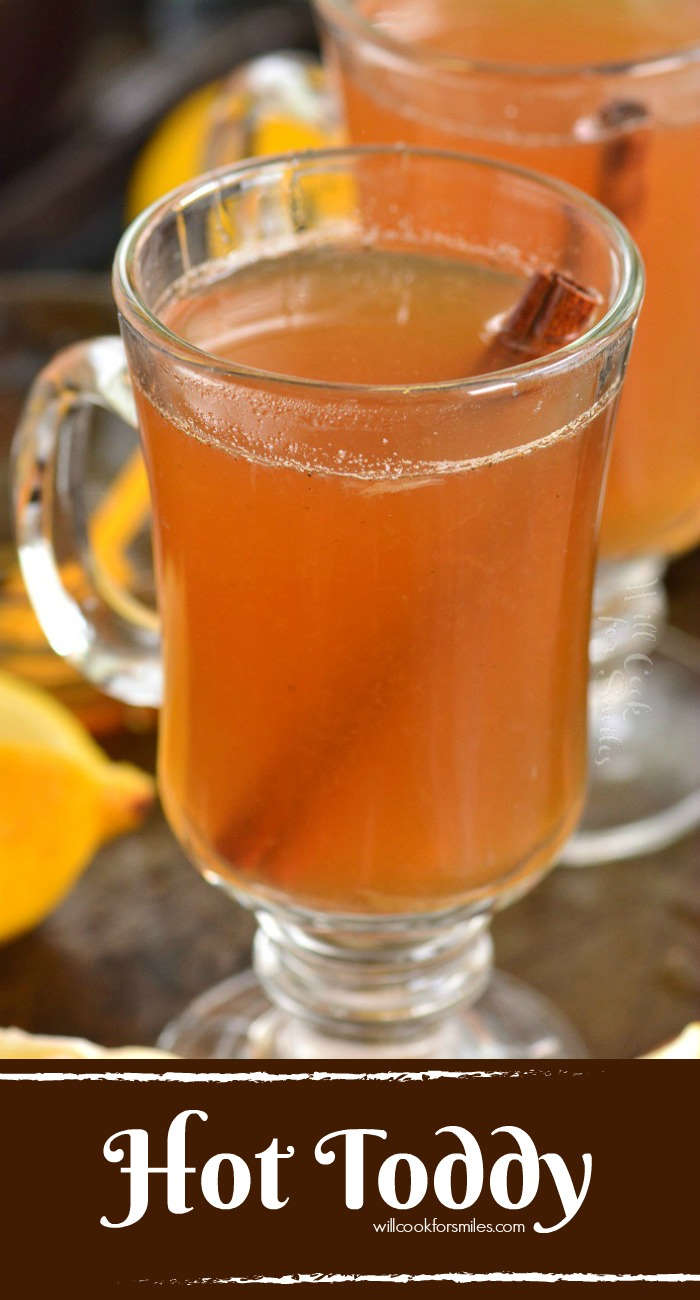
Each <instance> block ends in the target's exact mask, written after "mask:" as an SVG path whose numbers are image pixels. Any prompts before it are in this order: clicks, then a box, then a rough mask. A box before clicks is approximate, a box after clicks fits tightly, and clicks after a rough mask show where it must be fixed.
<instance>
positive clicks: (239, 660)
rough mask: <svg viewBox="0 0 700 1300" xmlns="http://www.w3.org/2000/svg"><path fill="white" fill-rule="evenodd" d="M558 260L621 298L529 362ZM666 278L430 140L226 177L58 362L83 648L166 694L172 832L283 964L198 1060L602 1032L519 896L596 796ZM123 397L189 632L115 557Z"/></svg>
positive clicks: (498, 1044) (574, 211)
mask: <svg viewBox="0 0 700 1300" xmlns="http://www.w3.org/2000/svg"><path fill="white" fill-rule="evenodd" d="M455 193H458V194H459V202H456V203H455V202H453V201H452V199H451V197H450V196H453V195H454V194H455ZM542 271H546V274H547V276H549V277H550V278H551V277H552V276H556V277H557V283H558V284H559V286H560V287H561V286H562V285H568V286H571V283H572V279H573V281H575V282H577V284H578V285H579V286H584V287H585V292H586V294H587V295H588V298H589V299H590V302H591V303H592V304H594V309H595V318H594V319H593V320H592V321H591V322H590V324H588V325H587V327H586V328H585V329H584V330H583V332H582V333H581V334H580V336H578V337H571V338H570V339H569V341H564V342H562V341H561V340H560V345H559V346H555V347H554V348H552V345H551V340H550V347H549V351H547V352H546V354H545V355H531V354H528V353H527V352H526V351H525V350H522V351H517V349H516V351H515V353H511V354H510V355H508V354H507V353H506V354H503V352H500V353H499V352H498V348H499V347H500V346H501V343H499V340H502V339H504V338H505V333H504V330H505V326H504V321H506V322H510V321H512V319H514V316H513V315H512V314H511V313H513V312H514V304H515V306H516V307H517V303H519V302H522V301H523V298H522V295H523V289H524V287H525V292H526V296H527V294H529V293H530V290H529V289H528V287H527V286H528V285H531V284H532V283H534V284H537V283H538V276H537V275H535V277H534V280H532V281H531V279H530V276H531V274H532V273H533V272H542ZM564 277H566V279H565V278H564ZM642 281H643V273H642V269H641V264H640V261H639V258H638V255H637V253H636V251H635V248H634V245H633V244H632V242H631V240H630V239H629V237H628V236H627V234H626V233H625V231H624V230H623V228H622V227H621V226H620V225H619V223H618V222H617V221H616V219H615V218H614V217H613V216H611V215H610V214H609V213H607V212H605V211H604V210H603V209H601V208H600V207H599V206H598V205H597V204H596V203H594V202H593V201H592V200H590V199H588V198H586V197H585V196H583V195H581V194H579V193H578V192H577V191H575V190H572V189H570V188H568V187H567V186H565V185H562V184H560V183H558V182H553V181H549V180H546V179H545V178H542V177H538V176H536V175H533V174H530V173H527V172H522V171H519V170H517V169H513V168H510V167H507V166H503V165H498V164H492V163H488V162H486V161H484V160H477V159H471V158H467V157H461V156H458V155H451V154H446V153H439V152H432V151H422V150H405V149H402V148H376V149H352V150H329V151H326V152H319V153H308V154H302V155H298V156H296V157H291V156H289V157H284V158H277V159H270V160H267V161H265V162H264V163H254V162H253V163H251V162H249V163H244V164H241V165H239V166H236V167H233V168H230V169H228V170H220V171H218V172H215V173H211V174H209V175H207V176H205V177H203V178H201V179H200V180H198V181H197V182H195V183H193V184H191V185H188V186H185V187H183V188H182V189H180V190H178V191H176V192H175V193H173V194H172V195H170V196H168V197H167V198H165V199H164V200H163V201H161V202H159V203H157V204H156V205H155V206H154V207H152V208H151V209H149V210H148V211H147V212H146V213H144V214H143V215H142V216H141V217H139V218H138V219H137V220H136V221H135V222H134V224H133V225H132V226H131V228H130V229H129V230H128V231H127V233H126V234H125V236H124V237H123V239H122V242H121V244H120V246H119V250H118V252H117V256H116V261H115V272H114V292H115V297H116V301H117V306H118V308H119V313H120V321H121V329H122V337H123V343H122V342H120V340H118V339H116V338H107V339H96V340H92V341H91V342H86V343H84V344H81V345H80V346H78V347H74V348H70V349H68V350H67V351H66V352H64V353H61V354H59V355H58V356H57V357H56V359H55V360H54V362H53V363H52V364H51V365H50V366H49V367H48V368H47V369H46V370H45V371H44V372H43V374H42V375H41V376H40V377H39V379H38V380H37V383H36V384H35V386H34V389H33V390H32V393H31V394H30V397H29V400H28V404H27V407H26V411H25V414H24V417H23V420H22V423H21V425H20V428H19V430H18V433H17V440H16V488H15V491H16V518H17V534H18V542H19V548H20V556H21V563H22V568H23V573H24V576H25V579H26V582H27V586H28V588H29V591H30V594H31V597H32V600H33V602H34V604H35V607H36V610H37V613H38V615H39V617H40V619H41V621H42V624H43V626H44V629H45V631H46V633H47V635H48V637H49V639H50V640H51V643H52V644H53V646H54V648H55V649H56V650H57V651H58V652H59V653H60V654H63V655H65V656H67V657H68V658H69V659H71V660H72V661H73V662H74V663H76V664H78V665H79V666H80V667H81V668H82V669H83V671H84V672H85V673H86V675H87V676H89V677H90V678H91V679H92V680H93V681H95V682H97V683H98V684H99V685H100V686H101V687H102V688H103V689H105V690H107V691H109V692H111V693H113V694H115V695H117V696H119V697H120V698H122V699H126V700H129V701H130V702H132V703H140V704H143V703H151V704H156V703H161V704H162V715H161V727H160V737H159V779H160V788H161V793H162V797H163V802H164V806H165V809H166V812H167V815H168V818H169V820H170V823H171V825H172V827H173V829H174V831H175V833H176V835H177V836H178V838H179V839H180V841H181V843H182V844H183V846H184V847H185V849H186V850H187V852H188V853H189V855H190V856H191V858H192V860H193V861H194V863H195V865H196V866H197V867H198V868H199V869H200V870H201V871H202V872H203V874H204V875H205V876H206V878H207V879H208V880H211V881H212V882H213V883H216V884H218V885H220V886H221V887H222V888H223V889H224V890H225V891H226V892H228V893H229V894H231V895H233V896H234V897H235V898H237V899H239V900H240V901H241V902H243V903H244V904H245V905H246V906H247V907H251V908H253V910H254V911H255V913H256V916H257V919H258V924H259V928H258V933H257V937H256V942H255V961H254V965H255V976H253V975H251V974H246V975H244V976H239V977H237V978H235V979H233V980H232V981H229V982H228V983H227V984H225V985H223V986H221V987H219V988H218V989H215V990H213V991H212V992H210V993H208V994H205V995H204V996H203V997H202V998H200V999H199V1000H198V1001H197V1002H196V1003H194V1004H193V1006H192V1007H191V1008H190V1009H189V1010H188V1011H186V1012H185V1014H184V1015H183V1016H182V1017H181V1018H180V1020H179V1021H178V1022H177V1023H176V1024H175V1025H174V1026H171V1027H170V1029H169V1030H168V1031H167V1032H166V1035H165V1037H164V1041H165V1042H167V1044H168V1046H169V1047H171V1048H172V1049H174V1050H176V1051H179V1052H180V1053H182V1054H183V1055H190V1056H253V1057H340V1056H344V1055H348V1056H352V1055H358V1056H418V1057H430V1056H438V1057H439V1056H444V1057H479V1056H487V1057H488V1056H516V1057H517V1056H528V1055H533V1056H557V1055H576V1054H578V1053H579V1052H580V1051H581V1048H580V1044H579V1043H578V1040H577V1039H576V1037H575V1035H573V1034H572V1033H571V1032H570V1031H568V1030H567V1028H566V1027H565V1026H564V1025H563V1024H562V1023H561V1021H560V1020H559V1018H558V1016H557V1015H556V1013H555V1012H554V1011H552V1010H551V1009H550V1008H549V1007H548V1006H547V1005H546V1004H544V1003H543V1001H542V1000H541V999H540V998H539V997H537V996H536V995H535V994H533V993H531V992H529V991H528V990H527V989H525V988H524V987H522V986H520V985H518V984H517V983H516V982H515V981H511V980H507V979H505V977H494V976H493V975H492V972H491V941H490V938H489V932H488V920H489V915H490V914H491V913H492V912H493V910H494V909H495V908H497V907H501V906H503V905H504V904H505V903H507V902H508V901H509V900H511V899H513V898H514V897H516V896H518V895H519V894H521V893H523V892H524V891H525V890H526V889H528V888H530V887H531V886H532V885H533V884H534V882H535V881H536V880H537V879H538V877H539V876H540V875H541V874H542V873H543V872H544V871H545V870H546V869H547V868H548V867H549V865H550V864H551V863H552V861H553V860H554V859H555V858H556V856H557V853H558V852H559V850H560V848H561V846H562V844H563V843H564V841H565V840H566V838H567V836H568V835H569V834H570V832H571V830H572V828H573V826H574V824H575V822H576V819H577V817H578V815H579V813H580V808H581V803H582V799H583V789H584V781H585V750H586V719H585V714H586V679H587V654H586V649H587V637H588V626H589V618H590V597H591V587H592V578H593V569H594V562H595V548H596V534H597V524H598V516H599V506H600V500H601V493H602V487H603V478H604V472H605V466H606V458H607V451H608V443H609V436H610V431H611V426H612V422H613V414H614V409H615V404H616V399H617V395H618V393H619V390H620V386H621V383H622V380H623V376H624V370H625V366H626V362H627V356H628V352H629V348H630V344H631V341H632V336H633V332H634V326H635V322H636V317H637V313H638V309H639V305H640V300H641V294H642ZM581 292H583V290H582V291H581ZM521 315H522V311H521ZM538 319H542V316H541V313H540V317H538ZM503 346H505V345H503ZM494 349H495V350H494ZM127 372H128V373H127ZM465 376H468V377H465ZM94 404H98V405H102V406H108V407H110V408H112V409H116V410H117V411H119V412H121V413H122V414H123V416H124V417H125V418H126V419H128V420H131V421H132V422H136V419H137V418H138V423H139V425H140V429H141V435H142V441H143V446H144V453H145V457H146V462H147V467H148V473H149V480H150V487H151V495H152V507H153V526H154V543H155V558H156V570H157V586H158V600H159V609H160V625H158V624H157V623H156V621H155V619H154V616H153V615H152V614H149V613H148V612H147V611H145V610H142V609H140V608H139V607H138V606H137V605H135V603H134V602H133V601H131V600H130V599H129V597H128V596H125V595H124V594H123V593H120V592H117V591H115V590H114V588H113V587H112V586H111V584H110V583H109V582H105V580H104V578H103V576H102V575H101V574H100V572H99V569H98V568H97V566H96V561H95V559H94V557H93V556H91V555H90V553H89V548H88V546H87V542H86V528H85V517H84V511H83V508H82V504H81V491H80V489H81V480H82V467H81V458H82V456H83V455H84V451H85V442H86V439H85V432H86V420H87V418H88V415H89V408H90V406H92V405H94ZM161 637H162V645H161ZM161 655H162V658H161Z"/></svg>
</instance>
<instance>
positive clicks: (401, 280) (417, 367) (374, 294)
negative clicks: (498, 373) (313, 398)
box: [167, 248, 527, 385]
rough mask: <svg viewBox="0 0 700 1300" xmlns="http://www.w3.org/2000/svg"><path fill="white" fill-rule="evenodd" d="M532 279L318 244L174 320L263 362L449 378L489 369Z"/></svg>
mask: <svg viewBox="0 0 700 1300" xmlns="http://www.w3.org/2000/svg"><path fill="white" fill-rule="evenodd" d="M526 284H527V280H526V278H525V277H523V276H516V275H509V274H506V273H504V272H500V271H496V270H488V269H483V268H481V267H479V266H475V265H470V264H469V263H464V262H457V261H450V260H448V259H441V258H436V257H421V256H419V255H415V256H411V255H408V254H406V255H401V256H399V255H397V254H392V253H390V252H382V251H381V250H373V249H364V250H362V251H357V250H354V251H353V250H343V249H339V248H333V249H326V250H321V249H319V250H315V251H314V250H310V251H307V252H299V253H290V254H288V255H286V256H285V257H281V258H276V259H270V260H269V261H263V262H258V263H256V264H255V265H254V266H251V267H248V268H242V269H241V270H239V271H238V272H237V273H236V274H235V275H234V276H232V277H230V278H228V279H226V280H224V281H223V282H222V283H221V284H219V285H214V286H212V287H211V288H210V289H209V290H208V291H207V292H205V293H199V294H197V295H194V296H192V297H190V298H189V299H184V300H181V301H179V302H173V303H172V304H171V305H170V306H169V308H168V311H167V321H168V324H169V326H170V328H171V329H173V330H174V331H175V332H176V333H177V334H179V335H180V336H181V337H183V338H185V339H187V340H188V341H189V342H190V343H195V344H196V345H197V346H198V347H201V348H203V349H204V350H205V351H208V352H212V353H214V354H215V355H217V356H219V357H223V358H225V359H226V360H229V361H232V362H235V363H238V364H239V365H244V366H251V367H254V368H256V369H261V370H270V371H275V372H278V373H282V374H285V375H290V376H296V377H300V378H303V379H315V380H326V381H332V382H336V383H347V384H406V385H409V384H429V383H441V382H444V381H446V380H453V379H462V378H465V377H466V376H468V375H473V374H478V373H479V372H480V370H483V369H484V368H485V362H484V358H485V353H486V347H487V344H488V341H489V337H490V334H491V333H492V332H493V323H494V321H496V320H497V319H498V318H499V317H501V316H502V315H503V313H504V312H507V311H508V310H510V308H512V307H513V306H514V305H515V303H516V302H517V301H518V299H519V297H520V295H521V294H522V292H523V290H524V289H525V286H526ZM349 306H350V310H348V307H349ZM439 320H446V321H450V322H451V323H452V324H453V326H454V328H453V329H451V330H450V331H449V332H448V331H446V330H445V329H444V328H440V327H436V322H437V321H439ZM369 338H373V339H374V340H375V341H376V346H375V347H370V346H368V339H369ZM520 360H522V358H521V357H517V356H515V357H514V358H513V360H512V362H511V364H517V362H518V361H520Z"/></svg>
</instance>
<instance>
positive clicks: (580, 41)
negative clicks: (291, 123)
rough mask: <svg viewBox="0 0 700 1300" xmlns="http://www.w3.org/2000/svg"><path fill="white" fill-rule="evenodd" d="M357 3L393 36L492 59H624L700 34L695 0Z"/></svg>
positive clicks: (690, 41) (692, 40) (683, 43)
mask: <svg viewBox="0 0 700 1300" xmlns="http://www.w3.org/2000/svg"><path fill="white" fill-rule="evenodd" d="M351 3H352V0H351ZM355 7H356V8H357V9H358V10H359V12H360V13H361V14H362V15H363V16H364V17H366V18H367V19H369V20H370V21H371V22H373V23H375V24H376V25H377V26H378V27H379V28H380V29H381V30H382V31H383V32H385V33H386V35H387V36H390V37H391V38H392V39H394V40H396V41H400V42H402V43H406V44H413V45H418V46H422V47H423V48H424V49H425V50H427V51H435V52H439V53H441V54H447V55H451V56H452V57H462V58H465V59H476V60H479V59H483V60H485V61H493V62H503V63H519V64H532V65H533V66H542V65H544V64H552V65H571V66H573V65H578V66H580V65H582V64H585V63H612V62H616V61H617V62H626V61H628V60H635V59H643V58H649V57H653V56H654V55H658V54H665V53H667V52H669V51H674V50H679V49H684V48H687V47H690V46H693V45H695V44H697V43H698V42H700V6H699V5H698V3H697V0H554V4H553V3H552V0H488V3H484V2H483V0H481V2H475V0H355Z"/></svg>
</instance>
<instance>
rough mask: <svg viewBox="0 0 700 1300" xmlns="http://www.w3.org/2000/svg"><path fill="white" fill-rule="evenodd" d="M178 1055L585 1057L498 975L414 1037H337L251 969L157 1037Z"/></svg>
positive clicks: (524, 990)
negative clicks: (293, 1010) (290, 1008)
mask: <svg viewBox="0 0 700 1300" xmlns="http://www.w3.org/2000/svg"><path fill="white" fill-rule="evenodd" d="M158 1046H159V1047H160V1048H162V1049H164V1050H166V1051H169V1052H174V1053H175V1054H176V1055H178V1056H182V1057H190V1058H200V1059H216V1060H222V1059H223V1060H231V1059H234V1060H351V1059H360V1060H367V1059H378V1060H387V1059H388V1060H392V1059H451V1060H454V1059H456V1060H502V1059H505V1060H550V1059H583V1058H585V1057H586V1056H587V1052H586V1049H585V1047H584V1046H583V1043H582V1042H581V1040H580V1038H579V1037H578V1035H577V1033H576V1032H575V1030H574V1029H572V1028H571V1027H570V1026H569V1025H568V1023H567V1022H566V1020H565V1019H564V1017H563V1016H561V1015H560V1013H559V1012H558V1011H557V1010H556V1009H555V1008H554V1007H553V1006H552V1005H551V1004H550V1003H549V1002H548V1001H547V999H546V998H544V997H542V995H541V994H539V993H536V992H535V991H534V990H533V989H530V988H528V987H527V986H526V985H525V984H521V983H520V981H519V980H516V979H514V978H513V977H512V976H510V975H504V974H502V973H500V972H497V973H495V974H494V975H493V976H492V978H491V979H490V981H489V984H488V986H487V988H486V989H485V991H484V992H483V993H482V994H481V996H480V997H479V998H478V999H477V1001H476V1002H473V1003H469V1004H466V1005H464V1006H463V1007H457V1008H455V1009H454V1010H453V1011H451V1012H450V1013H449V1014H448V1015H446V1016H445V1017H444V1018H442V1019H441V1020H439V1021H438V1022H436V1023H433V1024H431V1025H429V1026H427V1027H424V1028H422V1029H421V1030H420V1032H419V1033H418V1034H414V1035H413V1036H411V1037H406V1036H405V1035H404V1036H402V1037H392V1038H389V1037H385V1038H381V1037H376V1036H374V1035H373V1036H372V1038H367V1039H362V1038H360V1037H352V1038H349V1037H341V1036H338V1037H333V1036H331V1035H329V1034H328V1032H327V1031H325V1030H323V1029H320V1028H317V1027H316V1026H315V1025H314V1024H313V1023H312V1022H306V1021H302V1020H301V1019H299V1018H297V1017H294V1016H290V1015H288V1014H287V1013H286V1012H284V1011H282V1010H280V1009H279V1008H278V1007H277V1006H276V1005H275V1004H274V1003H273V1002H272V1001H271V1000H270V999H269V998H268V996H267V994H266V993H265V991H264V989H263V988H262V986H261V985H260V984H259V982H258V980H257V979H256V977H255V975H254V974H253V972H252V970H247V971H244V972H242V973H241V974H240V975H235V976H233V977H232V978H230V979H227V980H224V981H223V982H222V983H221V984H217V985H216V986H215V987H214V988H212V989H209V990H208V991H207V992H206V993H203V994H201V996H200V997H198V998H196V999H195V1000H194V1001H193V1002H192V1003H190V1005H189V1007H187V1008H186V1009H185V1011H184V1012H183V1013H182V1014H181V1015H180V1016H178V1017H177V1018H176V1019H175V1020H172V1021H171V1022H170V1024H168V1025H167V1026H166V1027H165V1029H164V1030H163V1032H162V1033H161V1035H160V1038H159V1040H158Z"/></svg>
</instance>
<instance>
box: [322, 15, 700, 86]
mask: <svg viewBox="0 0 700 1300" xmlns="http://www.w3.org/2000/svg"><path fill="white" fill-rule="evenodd" d="M313 3H314V5H315V7H316V8H317V9H318V11H319V13H320V14H321V15H322V16H323V18H324V20H325V21H326V22H336V23H340V24H341V25H342V26H343V28H345V29H350V30H351V31H353V32H355V33H356V34H357V35H358V36H359V37H360V38H363V39H364V40H367V41H370V42H371V43H372V44H373V45H376V46H378V47H379V48H380V49H382V50H384V51H385V52H386V53H387V54H389V55H391V56H392V57H394V58H398V59H402V60H403V61H404V62H405V63H409V64H412V65H414V66H416V67H424V68H429V69H432V70H433V71H435V72H439V73H441V75H443V76H445V77H447V78H448V79H449V77H450V74H456V75H457V76H461V77H463V76H464V75H465V74H471V75H472V76H474V75H478V76H494V77H519V78H522V79H523V81H527V80H535V79H538V78H539V79H546V80H556V81H573V80H580V79H581V78H605V77H615V76H617V77H620V76H640V77H644V76H654V75H659V74H663V73H668V72H673V71H675V70H676V69H678V68H685V67H688V66H689V65H690V64H693V63H698V62H700V41H692V42H690V43H689V44H688V45H681V46H679V47H677V48H676V49H671V50H661V51H658V52H657V53H654V54H649V55H645V56H643V57H641V58H630V59H612V60H605V59H602V60H601V61H600V62H590V63H541V64H537V63H532V64H527V63H513V62H508V60H507V59H506V60H503V59H469V58H467V57H466V56H464V55H457V56H456V57H455V56H454V55H451V54H449V53H448V52H447V51H444V50H436V49H427V48H423V47H421V46H419V45H417V44H412V43H411V42H410V41H402V40H397V39H395V38H394V37H391V36H389V35H388V34H387V33H386V32H383V31H382V29H381V27H379V25H378V24H377V23H374V22H372V21H371V20H370V19H369V18H366V17H365V16H364V15H363V14H362V13H360V11H359V9H358V8H357V5H356V4H355V3H354V0H313Z"/></svg>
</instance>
